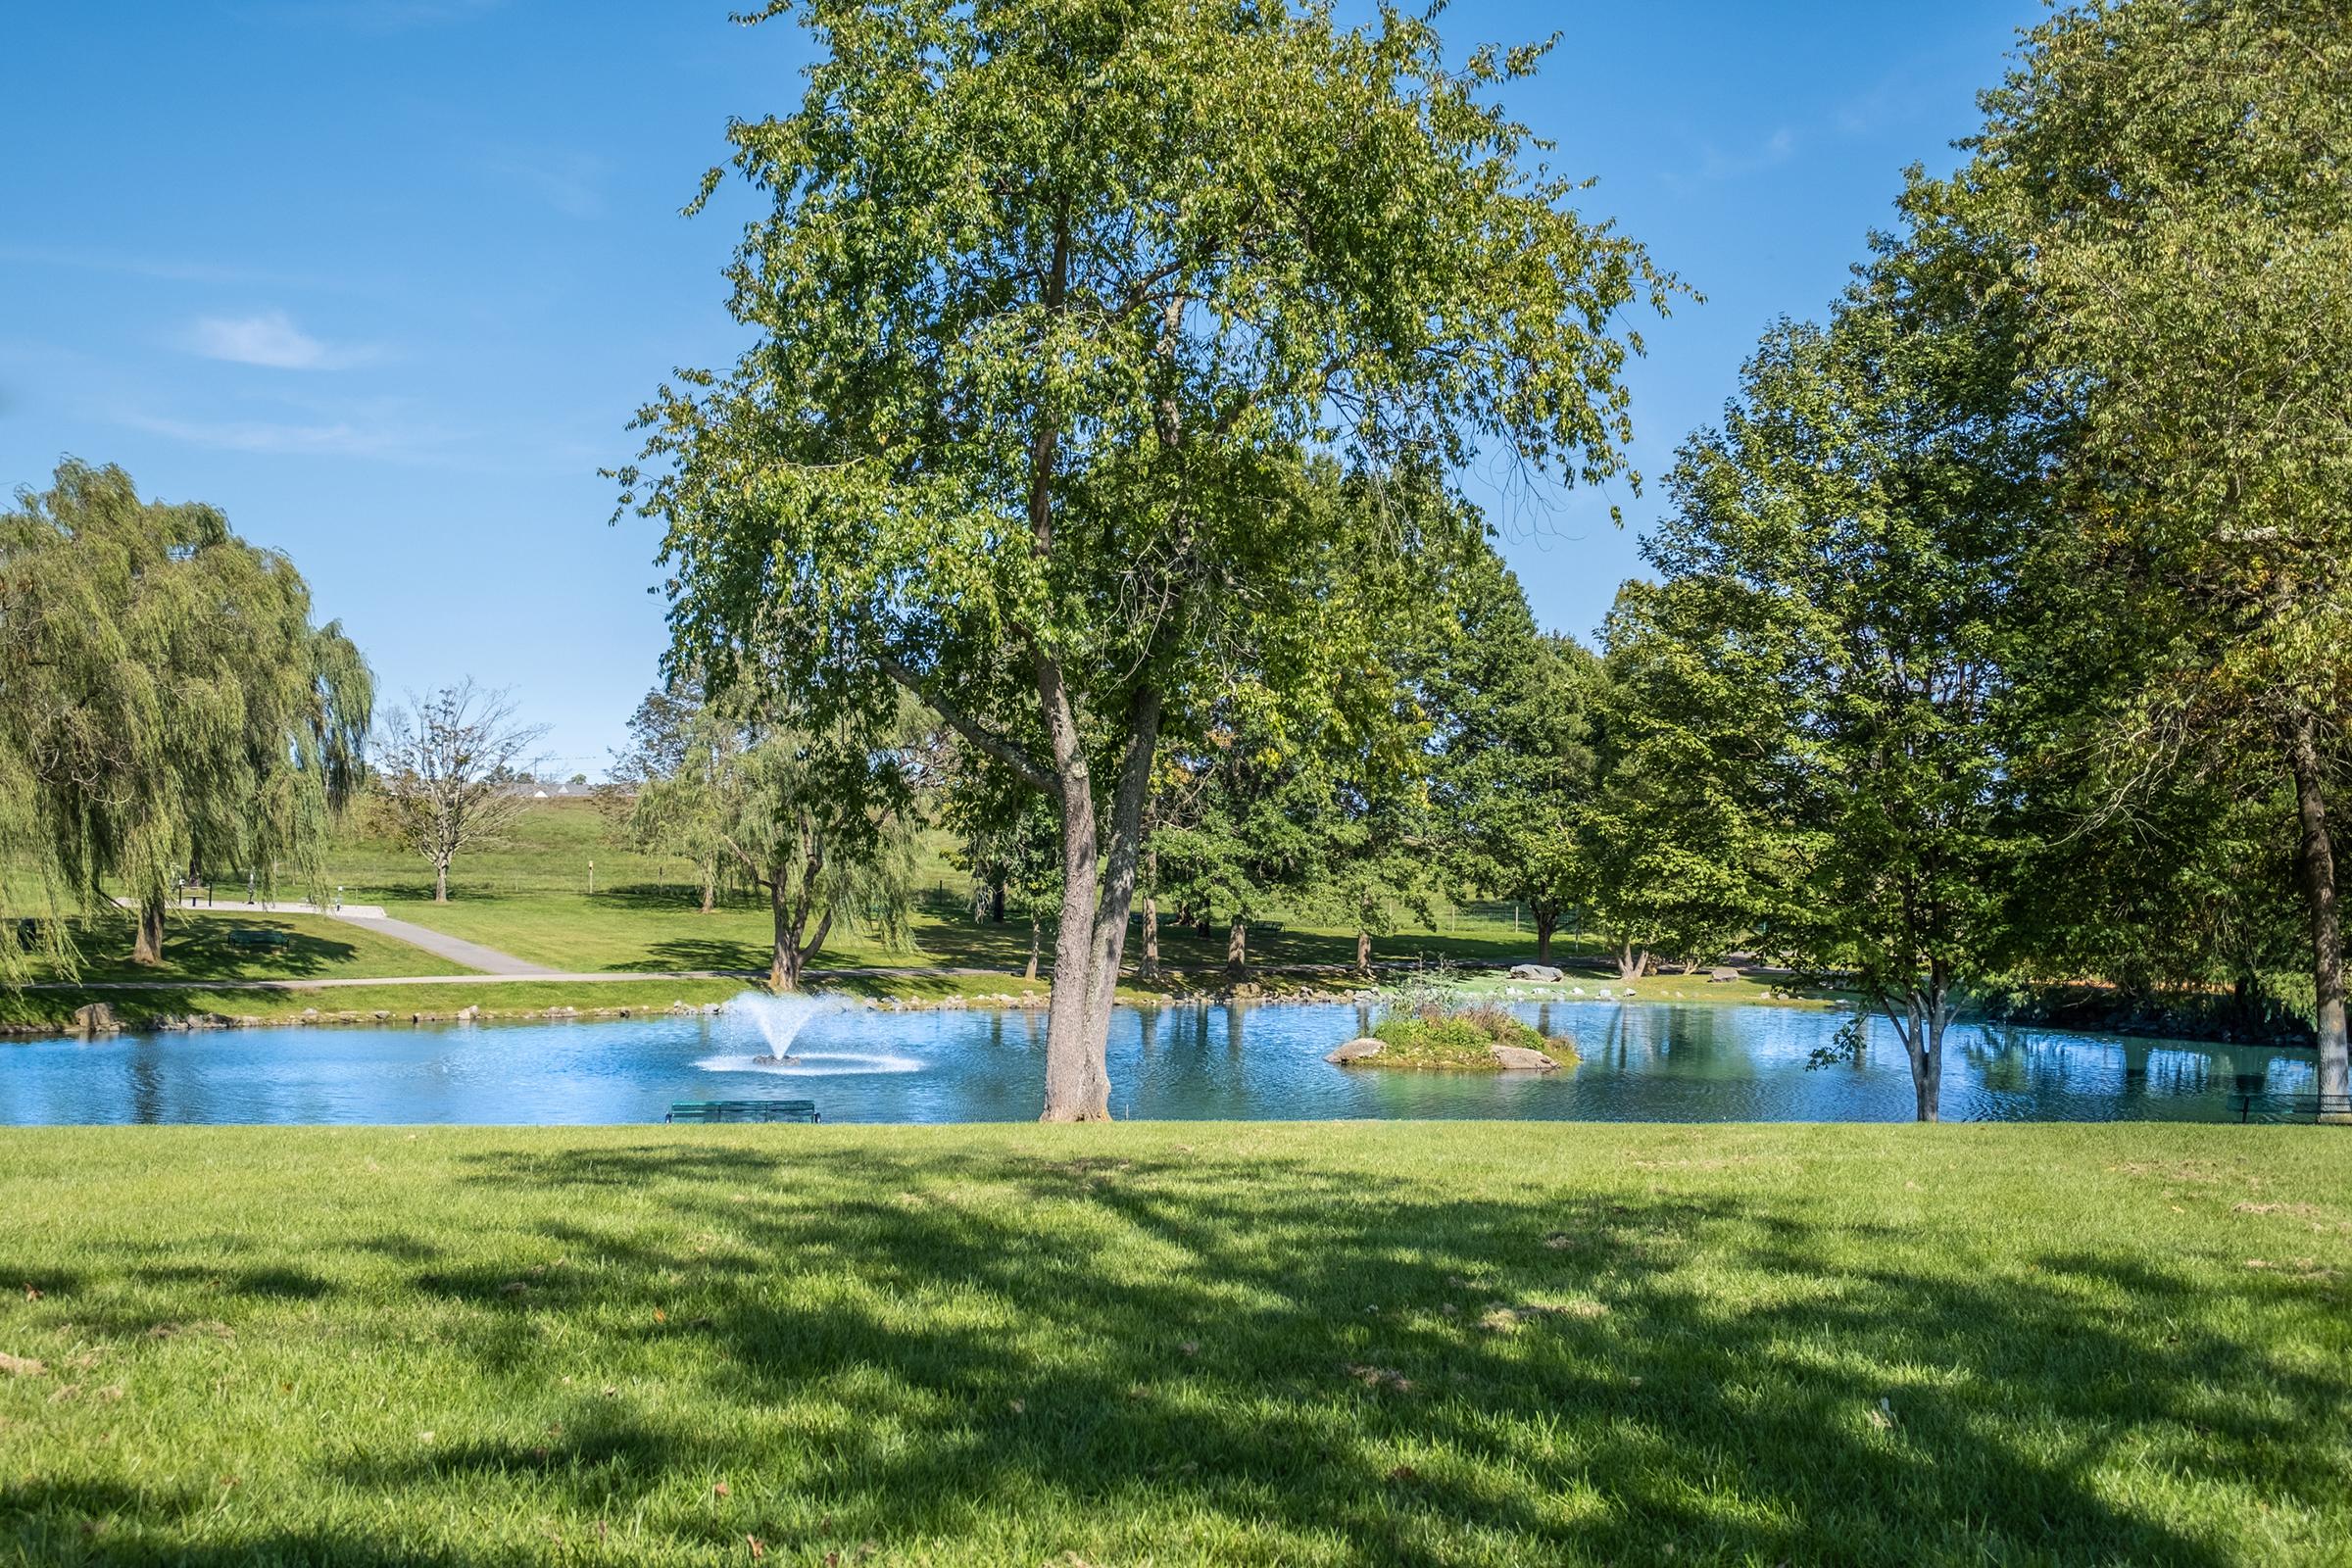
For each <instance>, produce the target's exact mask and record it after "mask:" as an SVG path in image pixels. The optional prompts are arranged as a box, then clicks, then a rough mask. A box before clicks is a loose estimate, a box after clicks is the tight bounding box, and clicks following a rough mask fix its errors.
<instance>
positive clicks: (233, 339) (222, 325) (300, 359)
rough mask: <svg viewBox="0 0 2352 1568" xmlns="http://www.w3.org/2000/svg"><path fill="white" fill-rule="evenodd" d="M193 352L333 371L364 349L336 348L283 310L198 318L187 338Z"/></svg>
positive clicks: (216, 357)
mask: <svg viewBox="0 0 2352 1568" xmlns="http://www.w3.org/2000/svg"><path fill="white" fill-rule="evenodd" d="M185 342H186V346H187V348H188V350H189V351H190V352H191V353H195V354H201V355H203V356H204V357H205V358H206V359H208V360H226V361H228V362H229V363H230V364H232V365H263V366H268V367H269V368H271V369H277V370H333V369H340V368H342V367H344V366H347V365H356V364H358V363H359V362H360V361H361V360H364V359H366V358H367V357H368V356H367V354H366V353H365V352H364V351H361V350H356V349H348V348H335V347H332V346H330V345H328V344H326V343H322V342H320V341H319V339H318V338H315V337H313V336H311V335H310V334H309V333H308V332H305V331H304V330H302V328H300V327H298V326H296V325H295V324H294V321H293V319H292V318H291V317H289V316H287V315H286V313H285V312H283V311H267V312H264V313H263V314H262V315H260V316H205V317H199V318H197V320H196V324H195V325H193V326H191V327H190V328H189V329H188V332H187V336H186V339H185Z"/></svg>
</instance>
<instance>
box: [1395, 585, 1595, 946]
mask: <svg viewBox="0 0 2352 1568" xmlns="http://www.w3.org/2000/svg"><path fill="white" fill-rule="evenodd" d="M1445 609H1446V616H1445V619H1444V622H1443V623H1442V625H1441V627H1440V628H1439V631H1438V634H1437V635H1436V636H1435V637H1434V638H1433V639H1432V640H1431V641H1430V642H1429V643H1428V644H1427V645H1426V647H1425V648H1424V650H1423V651H1422V653H1421V655H1420V657H1419V658H1418V659H1417V660H1416V661H1415V665H1414V670H1413V678H1412V687H1413V690H1414V692H1415V694H1416V697H1417V700H1418V702H1419V704H1420V706H1421V709H1422V711H1423V712H1424V713H1425V714H1426V715H1427V718H1428V722H1429V725H1430V735H1429V740H1428V751H1429V763H1428V779H1429V799H1430V805H1431V810H1432V816H1433V829H1432V830H1433V833H1434V835H1435V836H1436V838H1437V840H1438V845H1437V853H1436V855H1435V856H1433V859H1435V860H1437V861H1439V862H1440V863H1442V864H1443V865H1444V866H1445V867H1446V871H1447V872H1448V874H1449V875H1450V876H1451V878H1452V879H1453V880H1454V881H1455V882H1456V883H1457V884H1458V885H1460V886H1462V887H1464V888H1466V889H1468V890H1470V891H1472V892H1475V893H1478V894H1480V895H1483V896H1484V897H1487V898H1492V899H1506V900H1509V901H1510V902H1512V903H1514V904H1524V905H1525V906H1526V907H1527V911H1528V917H1529V919H1530V921H1531V923H1532V924H1533V925H1534V926H1535V931H1536V957H1537V959H1538V960H1539V961H1541V962H1546V963H1548V962H1549V961H1550V960H1551V943H1552V938H1553V936H1554V935H1555V934H1556V933H1557V932H1558V930H1559V928H1560V925H1561V922H1562V921H1563V920H1565V919H1567V918H1568V917H1569V916H1570V914H1571V913H1572V912H1573V911H1574V909H1575V906H1576V896H1577V888H1578V879H1577V870H1578V862H1577V858H1576V842H1575V825H1576V813H1577V810H1578V809H1579V807H1580V805H1581V803H1582V802H1583V801H1584V799H1585V797H1586V794H1587V791H1588V790H1589V788H1590V784H1591V779H1592V764H1593V758H1592V753H1591V751H1590V750H1589V748H1588V747H1587V745H1586V741H1587V729H1586V715H1585V712H1584V704H1585V702H1586V700H1587V697H1588V695H1589V692H1590V688H1591V680H1590V676H1589V671H1588V668H1587V666H1589V665H1590V663H1591V662H1592V657H1593V656H1592V655H1591V654H1590V653H1589V652H1588V651H1586V650H1585V649H1583V648H1581V647H1579V646H1578V645H1577V643H1576V642H1575V641H1574V640H1573V639H1571V638H1567V637H1555V636H1548V635H1545V634H1544V633H1543V632H1541V631H1539V630H1538V629H1537V626H1536V620H1535V616H1534V614H1533V613H1531V612H1530V611H1529V610H1528V606H1527V596H1526V594H1525V592H1524V591H1523V590H1522V589H1521V587H1520V586H1519V580H1518V578H1517V577H1516V576H1514V575H1513V574H1512V573H1511V571H1510V569H1509V568H1508V567H1506V566H1505V565H1504V564H1503V563H1502V561H1501V558H1500V557H1499V556H1497V555H1495V552H1494V551H1493V549H1492V548H1491V547H1488V546H1487V545H1486V544H1485V542H1484V541H1481V543H1480V549H1479V550H1478V551H1477V552H1476V553H1473V554H1471V555H1469V556H1466V557H1465V559H1464V566H1463V570H1462V572H1461V574H1460V576H1459V578H1458V580H1457V581H1456V583H1455V586H1454V591H1453V592H1452V594H1451V595H1450V596H1449V597H1448V598H1447V599H1446V603H1445Z"/></svg>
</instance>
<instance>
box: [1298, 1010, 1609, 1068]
mask: <svg viewBox="0 0 2352 1568" xmlns="http://www.w3.org/2000/svg"><path fill="white" fill-rule="evenodd" d="M1323 1059H1324V1060H1326V1061H1329V1062H1334V1063H1336V1064H1338V1065H1340V1066H1343V1067H1397V1068H1403V1069H1405V1070H1407V1071H1419V1072H1552V1071H1556V1070H1557V1069H1559V1068H1561V1067H1568V1066H1574V1065H1575V1064H1576V1062H1577V1060H1578V1056H1577V1052H1576V1046H1575V1044H1574V1043H1573V1042H1571V1041H1569V1040H1566V1039H1562V1038H1560V1037H1557V1036H1553V1037H1550V1038H1546V1037H1545V1036H1544V1034H1543V1033H1542V1032H1540V1031H1539V1030H1537V1029H1536V1028H1535V1027H1534V1026H1532V1025H1530V1024H1527V1023H1523V1022H1521V1021H1520V1020H1519V1019H1518V1018H1515V1017H1513V1016H1512V1015H1511V1014H1510V1013H1508V1012H1505V1011H1504V1010H1503V1009H1502V1008H1500V1007H1467V1008H1462V1009H1459V1010H1453V1011H1446V1010H1440V1009H1437V1008H1421V1009H1416V1010H1397V1011H1392V1012H1390V1013H1389V1014H1388V1015H1387V1016H1386V1017H1384V1018H1382V1019H1381V1020H1380V1022H1379V1023H1378V1024H1376V1025H1374V1026H1373V1029H1372V1032H1371V1033H1370V1034H1368V1035H1362V1036H1359V1037H1358V1038H1356V1039H1354V1040H1350V1041H1348V1043H1347V1044H1346V1045H1344V1046H1342V1047H1340V1048H1339V1049H1338V1050H1336V1051H1334V1052H1332V1053H1331V1054H1329V1055H1327V1056H1325V1057H1324V1058H1323Z"/></svg>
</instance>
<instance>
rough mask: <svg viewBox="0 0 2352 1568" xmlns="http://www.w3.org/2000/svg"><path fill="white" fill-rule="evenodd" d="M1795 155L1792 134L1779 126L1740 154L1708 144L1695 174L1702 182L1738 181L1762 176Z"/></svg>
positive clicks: (1791, 131) (1794, 136)
mask: <svg viewBox="0 0 2352 1568" xmlns="http://www.w3.org/2000/svg"><path fill="white" fill-rule="evenodd" d="M1795 155H1796V132H1795V131H1793V130H1790V129H1789V127H1788V126H1787V125H1783V126H1781V127H1780V128H1779V129H1778V130H1776V131H1774V132H1773V133H1772V134H1771V135H1770V136H1767V137H1766V138H1765V139H1764V140H1763V141H1761V142H1758V143H1756V144H1755V145H1753V146H1751V147H1749V148H1747V149H1746V150H1744V151H1741V152H1732V153H1727V152H1724V151H1723V150H1722V149H1721V148H1719V147H1716V146H1714V145H1713V144H1711V143H1710V144H1709V145H1708V146H1707V147H1706V148H1705V156H1704V158H1703V159H1702V160H1701V163H1700V167H1699V175H1700V177H1701V178H1704V179H1741V178H1744V177H1746V176H1747V175H1749V174H1758V173H1762V172H1764V171H1765V170H1767V169H1774V168H1778V167H1779V166H1780V165H1782V164H1785V163H1787V162H1788V161H1789V159H1790V158H1792V157H1794V156H1795Z"/></svg>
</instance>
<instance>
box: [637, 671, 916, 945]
mask: <svg viewBox="0 0 2352 1568" xmlns="http://www.w3.org/2000/svg"><path fill="white" fill-rule="evenodd" d="M911 784H912V781H911V778H910V776H909V773H908V770H907V767H906V766H905V764H904V761H903V759H902V757H901V756H900V754H899V751H898V749H897V748H896V747H895V746H894V745H893V744H892V743H891V738H890V737H888V736H886V735H884V736H876V735H859V734H858V733H856V732H855V731H854V729H853V728H852V727H851V726H847V725H839V724H835V725H824V724H809V723H803V722H794V721H790V720H783V721H778V720H774V719H771V718H767V717H760V718H755V719H753V720H751V721H748V722H746V723H745V724H744V726H743V729H742V744H741V745H740V746H739V747H738V748H736V749H734V750H732V751H730V752H728V753H726V754H724V755H723V757H722V758H721V760H720V763H719V765H718V767H717V770H716V774H715V777H714V779H713V780H712V782H711V794H712V799H713V802H714V804H715V807H716V811H715V821H716V826H717V836H718V842H719V843H720V844H721V845H722V846H723V847H724V848H725V851H726V853H727V855H728V856H729V858H732V859H733V860H734V861H735V863H736V865H737V867H738V869H739V871H740V873H741V875H742V877H743V880H744V881H745V882H747V883H749V884H750V885H751V886H752V887H753V888H754V889H756V890H757V891H758V892H760V894H762V895H763V896H765V898H766V899H767V904H768V912H769V914H770V916H771V921H772V934H773V938H774V943H773V956H772V958H771V960H770V962H769V965H768V987H769V989H770V990H773V991H798V990H799V989H800V988H801V976H802V972H803V971H804V970H805V969H806V968H807V966H808V963H809V959H810V958H811V957H813V956H815V955H816V954H817V952H818V951H819V950H820V949H822V948H823V947H824V945H825V942H826V939H827V938H829V937H830V936H831V935H832V932H833V928H834V925H835V924H836V923H837V922H840V923H845V924H850V925H854V926H860V927H863V928H865V929H866V930H868V931H870V932H872V933H873V934H874V935H875V936H877V937H879V938H880V939H881V940H882V941H883V942H884V943H886V944H888V945H890V946H893V947H897V946H903V945H904V944H905V943H906V942H907V915H908V912H909V910H910V908H911V907H912V902H913V885H914V853H915V834H916V831H917V827H918V823H917V820H916V817H915V809H914V799H913V793H912V787H911ZM673 787H681V786H677V785H676V783H675V781H672V782H671V783H670V784H665V785H662V786H656V787H655V788H656V791H657V793H659V792H660V791H663V790H667V789H670V788H673Z"/></svg>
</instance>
